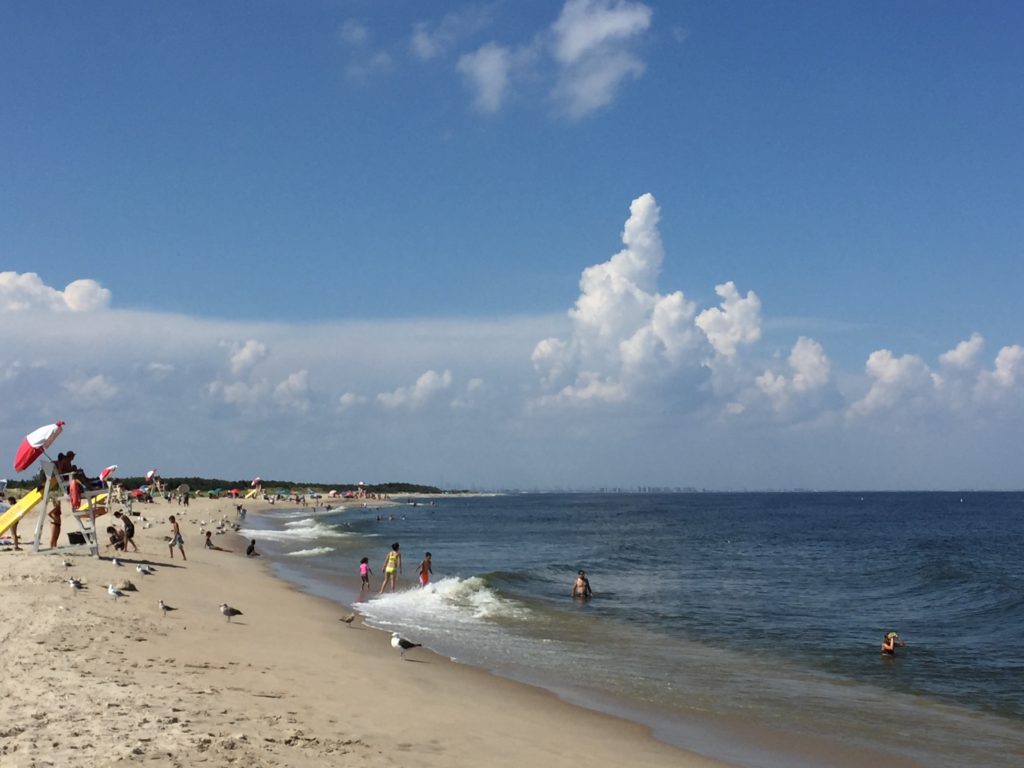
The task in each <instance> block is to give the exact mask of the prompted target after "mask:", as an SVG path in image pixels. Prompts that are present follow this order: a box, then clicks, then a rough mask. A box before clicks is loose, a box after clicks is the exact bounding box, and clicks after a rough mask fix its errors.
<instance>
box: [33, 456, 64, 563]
mask: <svg viewBox="0 0 1024 768" xmlns="http://www.w3.org/2000/svg"><path fill="white" fill-rule="evenodd" d="M47 458H49V457H47ZM43 466H44V467H45V468H46V479H45V480H44V481H43V501H42V504H43V506H42V509H40V510H39V517H38V518H36V536H35V540H34V541H33V542H32V551H33V552H38V551H39V542H40V541H41V540H42V538H43V523H44V522H45V521H46V507H47V506H48V505H49V504H50V483H51V482H53V472H54V464H53V462H52V461H46V462H44V463H43ZM57 482H58V484H59V483H60V480H58V481H57Z"/></svg>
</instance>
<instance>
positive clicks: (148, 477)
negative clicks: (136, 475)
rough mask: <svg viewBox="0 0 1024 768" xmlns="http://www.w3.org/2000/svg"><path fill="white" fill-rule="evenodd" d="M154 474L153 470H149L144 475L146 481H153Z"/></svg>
mask: <svg viewBox="0 0 1024 768" xmlns="http://www.w3.org/2000/svg"><path fill="white" fill-rule="evenodd" d="M155 474H156V470H155V469H151V470H149V472H147V473H146V480H152V479H153V475H155Z"/></svg>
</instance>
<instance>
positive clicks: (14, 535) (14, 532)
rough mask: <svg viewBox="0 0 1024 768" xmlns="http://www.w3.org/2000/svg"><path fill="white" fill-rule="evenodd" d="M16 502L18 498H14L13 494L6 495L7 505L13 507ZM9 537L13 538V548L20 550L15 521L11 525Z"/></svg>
mask: <svg viewBox="0 0 1024 768" xmlns="http://www.w3.org/2000/svg"><path fill="white" fill-rule="evenodd" d="M17 503H18V500H17V499H16V498H14V497H13V496H8V497H7V505H8V507H13V506H14V505H15V504H17ZM11 538H12V539H13V540H14V549H15V550H17V551H19V552H20V551H21V547H20V546H19V544H20V543H21V542H20V540H19V539H18V524H17V523H15V524H14V525H12V526H11Z"/></svg>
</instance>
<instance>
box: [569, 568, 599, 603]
mask: <svg viewBox="0 0 1024 768" xmlns="http://www.w3.org/2000/svg"><path fill="white" fill-rule="evenodd" d="M570 594H571V596H572V597H579V598H582V599H583V600H589V599H590V598H591V597H592V596H593V594H594V593H593V592H592V591H591V589H590V579H588V578H587V574H586V571H584V570H582V569H580V571H579V573H577V574H576V581H575V582H573V585H572V592H571V593H570Z"/></svg>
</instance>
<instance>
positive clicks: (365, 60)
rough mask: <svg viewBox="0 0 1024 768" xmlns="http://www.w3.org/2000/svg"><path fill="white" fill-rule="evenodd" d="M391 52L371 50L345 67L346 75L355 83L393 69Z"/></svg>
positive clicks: (353, 59)
mask: <svg viewBox="0 0 1024 768" xmlns="http://www.w3.org/2000/svg"><path fill="white" fill-rule="evenodd" d="M391 65H392V60H391V54H390V53H388V52H387V51H369V52H366V53H361V54H359V55H358V56H356V55H353V58H352V60H351V61H350V62H349V63H348V65H347V66H346V67H345V77H347V78H348V79H349V80H351V81H352V82H353V83H366V82H367V81H368V80H369V79H370V78H371V77H373V76H374V75H377V74H380V73H383V72H387V71H388V70H390V69H391Z"/></svg>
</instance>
